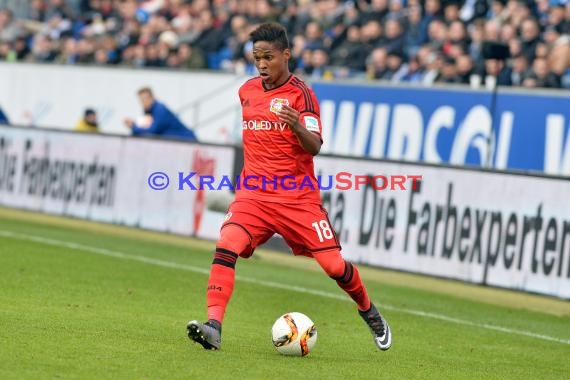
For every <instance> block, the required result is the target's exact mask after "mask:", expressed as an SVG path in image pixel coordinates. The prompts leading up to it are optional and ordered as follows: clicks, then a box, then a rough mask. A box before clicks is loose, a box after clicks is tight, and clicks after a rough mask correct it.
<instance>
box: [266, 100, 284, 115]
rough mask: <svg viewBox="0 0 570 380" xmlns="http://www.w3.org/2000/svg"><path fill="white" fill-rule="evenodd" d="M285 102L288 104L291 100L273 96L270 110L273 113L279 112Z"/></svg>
mask: <svg viewBox="0 0 570 380" xmlns="http://www.w3.org/2000/svg"><path fill="white" fill-rule="evenodd" d="M283 104H285V105H286V106H288V105H289V100H288V99H283V98H273V99H271V103H270V104H269V110H270V111H271V112H273V113H278V112H279V111H281V108H282V107H283Z"/></svg>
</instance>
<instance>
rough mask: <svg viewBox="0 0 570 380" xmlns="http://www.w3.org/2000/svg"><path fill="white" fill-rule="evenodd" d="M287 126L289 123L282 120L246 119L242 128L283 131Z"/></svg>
mask: <svg viewBox="0 0 570 380" xmlns="http://www.w3.org/2000/svg"><path fill="white" fill-rule="evenodd" d="M285 128H287V123H284V122H282V121H269V120H244V121H243V122H242V129H249V130H250V131H281V132H283V131H284V130H285Z"/></svg>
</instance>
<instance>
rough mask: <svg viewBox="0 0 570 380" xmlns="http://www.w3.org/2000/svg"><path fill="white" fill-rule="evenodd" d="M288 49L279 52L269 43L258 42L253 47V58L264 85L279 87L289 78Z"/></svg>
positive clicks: (289, 54)
mask: <svg viewBox="0 0 570 380" xmlns="http://www.w3.org/2000/svg"><path fill="white" fill-rule="evenodd" d="M290 57H291V51H290V50H289V49H285V50H280V49H278V48H276V47H275V46H274V45H273V44H272V43H271V42H267V41H258V42H256V43H255V44H254V45H253V58H254V60H255V67H256V68H257V71H259V76H261V79H262V80H263V82H264V83H265V84H266V85H270V86H278V85H281V84H282V83H283V82H284V81H285V80H287V78H288V77H289V67H288V61H289V58H290Z"/></svg>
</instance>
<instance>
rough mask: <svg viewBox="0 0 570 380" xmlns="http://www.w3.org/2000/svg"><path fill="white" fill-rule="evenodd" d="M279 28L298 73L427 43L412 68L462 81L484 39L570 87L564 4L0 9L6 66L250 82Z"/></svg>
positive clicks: (201, 2)
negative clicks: (184, 73) (101, 68)
mask: <svg viewBox="0 0 570 380" xmlns="http://www.w3.org/2000/svg"><path fill="white" fill-rule="evenodd" d="M21 9H25V7H21ZM273 20H278V21H279V22H280V23H281V24H282V25H284V26H285V27H286V29H287V31H288V32H289V34H290V40H291V42H292V49H293V50H292V53H293V57H292V59H291V61H290V65H291V70H292V71H293V72H295V73H298V74H300V75H310V76H319V77H320V75H316V74H313V72H314V70H312V69H311V66H312V65H313V63H312V62H311V59H312V58H313V55H314V54H313V52H314V51H316V50H317V49H319V51H318V52H317V54H316V55H315V56H316V58H317V60H319V59H321V61H322V58H324V57H325V56H326V57H327V58H328V59H327V63H326V66H325V67H323V68H322V70H321V69H319V70H317V73H319V72H325V73H334V76H335V77H344V76H348V77H357V78H358V77H366V76H367V72H369V69H367V64H366V63H367V62H370V60H371V56H372V54H371V52H372V51H373V50H375V49H377V48H384V49H386V52H387V53H388V54H390V53H393V52H398V54H400V53H401V52H403V54H402V55H403V62H402V67H407V66H409V63H410V60H411V59H412V57H414V56H416V55H417V54H418V52H419V51H420V49H422V48H424V47H425V46H430V47H431V49H432V53H433V54H435V57H438V58H437V59H433V60H432V62H431V64H430V65H431V66H432V68H430V69H428V68H427V65H426V63H425V62H423V63H422V58H421V57H418V60H417V62H416V63H418V64H419V65H417V66H418V67H417V68H418V69H419V71H418V73H420V72H421V73H423V74H426V73H427V72H430V74H429V75H427V76H425V75H424V78H423V79H427V83H431V80H432V79H433V80H435V78H437V77H438V76H439V75H440V74H441V72H440V70H441V69H443V67H444V66H446V70H448V71H449V70H451V69H452V68H451V67H449V65H453V63H451V62H453V61H454V62H455V66H456V67H455V69H456V72H458V73H459V71H461V68H460V67H459V63H460V62H463V61H464V60H463V59H462V60H460V59H458V58H459V57H460V56H462V55H465V54H468V55H469V56H471V58H472V61H473V67H474V68H475V69H476V70H478V72H482V71H484V67H485V62H484V59H483V58H482V56H481V44H482V42H483V41H490V40H494V41H501V40H502V41H504V42H508V44H509V47H510V53H511V56H512V57H518V56H519V55H521V54H523V55H525V56H526V58H527V62H528V65H529V67H531V66H533V64H534V60H535V58H536V57H539V58H544V59H546V61H547V63H548V71H549V72H552V73H553V74H555V75H556V76H558V77H559V79H561V83H562V84H564V86H566V84H567V83H570V62H569V61H570V58H568V57H570V52H569V51H568V49H570V47H569V46H568V44H569V42H568V39H569V38H570V37H569V33H570V1H567V0H536V1H530V0H423V1H421V0H327V1H317V0H216V1H209V0H193V1H137V0H120V1H119V0H97V1H89V0H49V1H48V0H30V1H29V3H28V5H27V12H17V13H14V12H13V11H11V10H8V9H0V60H2V61H28V62H39V63H57V64H70V65H72V64H89V65H125V66H129V67H133V68H147V67H153V68H171V69H184V70H193V69H212V70H224V71H230V72H236V73H244V74H254V72H255V70H254V66H253V60H252V55H251V46H250V45H248V41H247V35H248V33H249V32H251V30H252V29H253V28H255V27H256V26H257V25H258V24H259V23H261V22H265V21H273ZM307 50H309V51H308V52H307ZM449 57H450V58H453V60H447V61H446V58H449ZM444 62H447V64H446V65H444ZM514 62H515V60H511V61H508V62H507V67H506V68H505V69H506V70H508V69H510V68H512V64H514ZM327 66H332V68H331V67H327ZM412 66H413V65H412ZM539 66H540V64H539ZM339 68H342V69H341V70H340V69H339ZM341 71H342V73H343V74H342V75H339V74H338V73H339V72H341ZM433 74H436V75H435V76H434V75H433ZM368 76H369V77H370V79H371V80H375V79H384V78H381V77H380V78H379V77H378V76H377V75H373V76H370V75H368ZM415 77H416V78H417V75H416V76H415ZM404 78H407V76H406V75H403V76H401V77H399V76H396V79H395V80H397V81H399V80H405V79H404ZM462 83H465V80H464V79H462ZM505 83H507V82H505ZM517 83H520V84H522V82H519V81H515V82H514V83H513V85H517ZM538 83H539V84H540V83H543V84H545V83H546V82H542V81H538Z"/></svg>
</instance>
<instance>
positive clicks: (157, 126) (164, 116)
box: [124, 87, 198, 141]
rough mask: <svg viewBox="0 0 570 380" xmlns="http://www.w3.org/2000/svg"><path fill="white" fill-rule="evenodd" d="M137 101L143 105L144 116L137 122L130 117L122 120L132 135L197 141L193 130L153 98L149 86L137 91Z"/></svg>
mask: <svg viewBox="0 0 570 380" xmlns="http://www.w3.org/2000/svg"><path fill="white" fill-rule="evenodd" d="M138 96H139V101H140V103H141V105H142V107H143V111H144V117H142V118H141V119H140V121H139V122H138V123H135V121H134V120H133V119H131V118H126V119H125V120H124V123H125V125H126V126H127V127H128V128H130V129H131V131H132V134H133V135H134V136H143V135H145V136H151V135H154V136H163V137H174V138H178V139H185V140H190V141H198V139H197V138H196V135H195V134H194V132H193V131H192V130H190V129H188V128H186V126H185V125H184V124H183V123H182V122H181V121H180V119H178V117H177V116H176V115H175V114H174V113H173V112H172V111H171V110H170V109H168V107H166V105H164V104H163V103H161V102H159V101H157V100H156V99H155V98H154V95H153V93H152V90H151V89H150V88H149V87H143V88H141V89H140V90H139V91H138Z"/></svg>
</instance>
